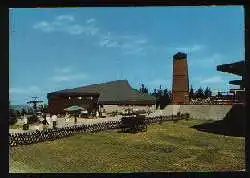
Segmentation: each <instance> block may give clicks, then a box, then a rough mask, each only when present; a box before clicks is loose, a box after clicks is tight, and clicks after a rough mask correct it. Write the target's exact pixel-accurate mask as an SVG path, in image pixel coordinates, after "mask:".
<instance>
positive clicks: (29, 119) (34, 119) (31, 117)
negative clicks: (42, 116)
mask: <svg viewBox="0 0 250 178" xmlns="http://www.w3.org/2000/svg"><path fill="white" fill-rule="evenodd" d="M27 119H28V124H34V123H36V122H38V118H37V117H36V115H35V114H33V115H31V116H29V117H28V118H27Z"/></svg>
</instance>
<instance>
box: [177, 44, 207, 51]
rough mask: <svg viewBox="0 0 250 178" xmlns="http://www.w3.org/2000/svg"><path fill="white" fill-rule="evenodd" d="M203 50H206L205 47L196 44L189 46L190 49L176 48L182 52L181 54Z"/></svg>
mask: <svg viewBox="0 0 250 178" xmlns="http://www.w3.org/2000/svg"><path fill="white" fill-rule="evenodd" d="M203 49H205V46H204V45H199V44H194V45H192V46H189V47H177V48H175V50H176V51H180V52H184V53H193V52H197V51H201V50H203Z"/></svg>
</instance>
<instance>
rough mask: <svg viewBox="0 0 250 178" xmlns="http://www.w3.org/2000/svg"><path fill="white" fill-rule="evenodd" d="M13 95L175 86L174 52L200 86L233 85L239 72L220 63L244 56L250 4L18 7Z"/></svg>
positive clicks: (18, 99)
mask: <svg viewBox="0 0 250 178" xmlns="http://www.w3.org/2000/svg"><path fill="white" fill-rule="evenodd" d="M11 11H12V12H10V38H9V39H10V44H9V48H10V49H9V55H10V57H9V64H10V65H9V76H10V80H9V88H10V101H11V103H13V104H24V103H25V102H26V101H28V100H29V99H30V98H31V97H32V96H39V97H40V98H41V99H43V100H44V101H47V99H46V95H47V93H48V92H52V91H56V90H60V89H65V88H74V87H78V86H82V85H87V84H93V83H100V82H106V81H111V80H118V79H127V80H128V81H129V83H130V84H131V85H132V87H134V88H139V85H140V83H144V84H145V85H146V87H148V88H149V89H153V88H156V87H157V88H159V86H160V85H162V87H163V88H165V87H167V88H171V86H172V56H173V55H174V54H175V53H176V52H178V51H181V52H186V53H187V55H188V65H189V66H188V67H189V80H190V84H192V86H193V87H194V88H199V87H200V86H202V87H205V86H208V87H210V88H211V89H212V90H213V91H216V90H218V89H219V90H223V91H227V90H228V89H229V88H237V87H236V86H230V85H229V84H228V81H229V80H233V79H238V78H239V77H237V76H235V75H232V74H227V73H222V72H218V71H216V65H219V64H223V63H231V62H234V61H238V60H242V59H244V10H243V7H241V6H234V7H230V6H224V7H120V8H118V7H116V8H111V7H109V8H101V7H99V8H56V9H52V8H51V9H42V8H37V9H12V10H11Z"/></svg>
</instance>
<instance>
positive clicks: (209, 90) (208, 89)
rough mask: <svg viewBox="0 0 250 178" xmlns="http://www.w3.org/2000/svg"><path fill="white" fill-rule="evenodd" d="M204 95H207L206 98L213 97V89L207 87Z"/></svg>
mask: <svg viewBox="0 0 250 178" xmlns="http://www.w3.org/2000/svg"><path fill="white" fill-rule="evenodd" d="M204 95H205V97H206V98H208V97H211V96H212V91H211V89H210V88H208V87H207V88H206V89H205V91H204Z"/></svg>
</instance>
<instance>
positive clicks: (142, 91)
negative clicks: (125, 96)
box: [139, 84, 148, 93]
mask: <svg viewBox="0 0 250 178" xmlns="http://www.w3.org/2000/svg"><path fill="white" fill-rule="evenodd" d="M139 92H141V93H148V89H147V88H146V87H145V85H144V84H141V87H140V89H139Z"/></svg>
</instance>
